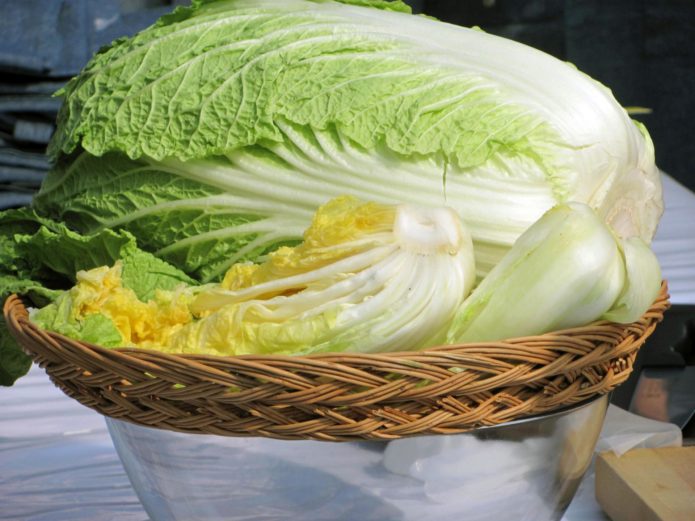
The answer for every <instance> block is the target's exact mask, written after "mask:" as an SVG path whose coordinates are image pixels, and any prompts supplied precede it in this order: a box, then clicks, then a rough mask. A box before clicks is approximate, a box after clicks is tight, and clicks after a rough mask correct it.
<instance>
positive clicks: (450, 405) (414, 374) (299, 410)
mask: <svg viewBox="0 0 695 521" xmlns="http://www.w3.org/2000/svg"><path fill="white" fill-rule="evenodd" d="M668 306H669V303H668V294H667V287H666V284H665V283H664V285H663V286H662V289H661V293H660V294H659V297H658V298H657V300H656V301H655V302H654V304H653V305H652V307H651V308H650V309H649V311H648V312H647V313H645V315H644V316H643V317H642V318H641V319H640V320H639V321H637V322H635V323H633V324H629V325H620V324H614V323H610V322H597V323H594V324H591V325H589V326H585V327H578V328H573V329H567V330H564V331H558V332H554V333H549V334H545V335H540V336H534V337H526V338H517V339H512V340H507V341H504V342H486V343H476V344H462V345H451V346H444V347H437V348H432V349H428V350H426V351H417V352H401V353H385V354H349V353H340V354H323V355H312V356H304V357H291V356H250V355H246V356H238V357H214V356H196V355H169V354H164V353H160V352H153V351H146V350H139V349H126V348H123V349H105V348H102V347H99V346H95V345H90V344H86V343H84V342H78V341H75V340H72V339H69V338H67V337H65V336H62V335H59V334H55V333H49V332H46V331H43V330H41V329H40V328H38V327H36V326H35V325H34V324H32V323H31V322H30V321H29V320H28V315H27V310H26V309H25V307H24V305H23V303H22V301H21V300H20V299H19V298H18V297H16V296H12V297H10V298H9V299H7V301H6V302H5V306H4V314H5V320H6V322H7V324H8V327H9V329H10V331H11V333H12V334H13V335H14V337H15V338H16V339H17V341H18V342H19V343H20V344H21V345H22V346H23V348H24V349H25V351H26V352H27V353H28V354H29V355H30V356H31V357H32V358H33V359H34V361H35V362H36V363H38V364H39V365H40V366H41V367H44V368H45V369H46V372H47V373H48V374H49V375H50V377H51V380H52V381H53V383H55V384H56V385H57V386H58V387H60V388H61V389H62V390H63V391H64V392H65V394H67V395H68V396H70V397H72V398H74V399H76V400H78V401H79V402H81V403H82V404H84V405H86V406H87V407H91V408H92V409H94V410H96V411H98V412H100V413H102V414H105V415H106V416H110V417H112V418H116V419H119V420H124V421H128V422H132V423H136V424H139V425H144V426H148V427H157V428H160V429H169V430H173V431H180V432H187V433H197V434H217V435H224V436H266V437H272V438H280V439H313V440H326V441H347V440H356V439H381V440H384V439H394V438H400V437H404V436H412V435H424V434H452V433H459V432H465V431H468V430H471V429H475V428H477V427H481V426H488V425H496V424H499V423H503V422H507V421H510V420H514V419H517V418H520V417H523V416H528V415H534V414H539V413H543V412H547V411H549V410H552V409H557V408H561V407H563V406H567V405H569V404H572V403H577V402H580V401H582V400H586V399H588V398H590V397H592V396H595V395H597V394H604V393H607V392H609V391H610V390H611V389H613V388H614V387H616V386H617V385H619V384H621V383H622V382H624V381H625V380H626V379H627V377H628V376H629V374H630V371H631V370H632V365H633V362H634V360H635V356H636V354H637V351H638V349H639V348H640V346H641V345H642V344H643V343H644V341H645V340H646V338H647V337H648V336H649V335H650V334H651V333H652V331H653V330H654V328H655V327H656V325H657V323H658V322H659V321H661V319H662V318H663V313H664V311H665V310H666V309H667V308H668Z"/></svg>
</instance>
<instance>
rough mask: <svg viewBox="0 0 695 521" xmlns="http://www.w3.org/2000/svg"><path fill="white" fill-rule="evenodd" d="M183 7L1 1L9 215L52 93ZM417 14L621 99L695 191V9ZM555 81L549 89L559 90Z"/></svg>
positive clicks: (460, 2) (483, 4) (552, 7)
mask: <svg viewBox="0 0 695 521" xmlns="http://www.w3.org/2000/svg"><path fill="white" fill-rule="evenodd" d="M185 3H187V1H186V0H21V1H20V0H0V13H2V16H1V17H0V36H1V37H0V208H4V207H11V206H19V205H22V204H27V203H28V202H29V201H30V200H31V195H32V193H33V191H34V190H36V188H37V187H38V185H39V184H40V182H41V180H42V179H43V176H44V175H45V173H46V171H47V169H48V167H49V165H48V162H47V160H46V158H45V156H44V155H43V152H44V149H45V145H46V143H47V142H48V139H49V138H50V135H51V132H52V131H53V122H54V119H55V114H56V111H57V108H58V104H59V102H58V100H56V99H52V98H51V93H52V92H54V91H55V90H56V89H57V88H59V87H60V86H61V85H62V84H63V83H64V82H65V81H66V79H67V78H69V77H71V76H73V75H74V74H77V72H79V70H80V69H81V68H82V67H83V66H84V64H85V63H86V62H87V60H88V59H89V57H90V56H91V55H92V54H93V53H94V52H95V51H96V50H98V49H99V48H100V47H101V46H102V45H105V44H107V43H109V42H111V41H112V40H113V39H115V38H117V37H120V36H123V35H129V34H133V33H135V32H137V31H139V30H141V29H143V28H144V27H146V26H148V25H150V24H151V23H152V22H154V21H155V20H156V19H157V18H158V17H159V16H161V15H162V14H164V13H165V12H168V11H170V10H171V9H172V4H185ZM408 3H410V4H411V5H412V6H413V7H414V9H415V10H416V12H425V13H427V14H429V15H432V16H435V17H437V18H439V19H441V20H444V21H448V22H452V23H456V24H461V25H465V26H471V25H478V26H480V27H481V28H483V29H484V30H485V31H487V32H490V33H493V34H498V35H502V36H505V37H508V38H512V39H515V40H518V41H521V42H524V43H527V44H529V45H532V46H534V47H537V48H539V49H542V50H544V51H546V52H548V53H550V54H552V55H554V56H556V57H558V58H560V59H563V60H567V61H570V62H572V63H574V64H575V65H576V66H577V67H578V68H580V69H581V70H583V71H585V72H587V73H588V74H590V75H591V76H593V77H595V78H596V79H598V80H599V81H601V82H602V83H604V84H605V85H607V86H608V87H610V88H611V89H612V90H613V93H614V94H615V97H616V98H617V99H618V101H619V102H620V103H621V104H622V105H623V106H625V107H642V108H643V109H645V110H644V111H643V112H645V113H643V114H640V115H635V116H633V117H635V119H638V120H640V121H642V122H643V123H645V125H646V126H647V128H648V129H649V131H650V133H651V135H652V138H653V140H654V143H655V148H656V157H657V164H658V165H659V166H660V167H661V169H662V170H664V171H665V172H668V173H669V174H671V175H672V176H674V177H676V178H677V179H678V180H679V181H680V182H681V183H683V184H685V185H686V186H688V187H689V188H690V189H692V190H695V159H694V158H695V95H693V92H695V0H410V1H408ZM550 81H552V79H550Z"/></svg>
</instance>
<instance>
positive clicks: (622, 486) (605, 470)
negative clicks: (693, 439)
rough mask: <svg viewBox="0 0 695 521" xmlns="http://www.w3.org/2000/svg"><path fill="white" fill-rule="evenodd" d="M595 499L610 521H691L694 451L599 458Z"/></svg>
mask: <svg viewBox="0 0 695 521" xmlns="http://www.w3.org/2000/svg"><path fill="white" fill-rule="evenodd" d="M596 499H597V500H598V502H599V504H600V505H601V508H603V510H604V512H606V514H608V516H609V517H610V518H611V519H612V520H613V521H695V447H668V448H661V449H635V450H631V451H629V452H627V453H625V454H624V455H623V456H620V457H619V456H616V455H615V454H614V453H612V452H603V453H601V454H599V455H598V457H597V458H596Z"/></svg>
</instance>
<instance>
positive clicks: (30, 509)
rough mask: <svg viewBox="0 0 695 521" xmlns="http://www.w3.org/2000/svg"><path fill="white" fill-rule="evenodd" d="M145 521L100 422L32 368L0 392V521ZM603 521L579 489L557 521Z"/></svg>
mask: <svg viewBox="0 0 695 521" xmlns="http://www.w3.org/2000/svg"><path fill="white" fill-rule="evenodd" d="M664 189H665V201H666V212H665V214H664V218H663V219H662V223H661V226H660V228H659V231H658V233H657V237H656V239H655V241H654V250H655V251H656V253H657V255H658V257H659V260H660V262H661V266H662V269H663V274H664V277H665V278H666V279H668V281H669V288H670V291H671V300H672V302H673V303H695V261H693V259H695V194H693V193H692V192H689V191H688V190H686V189H685V188H684V187H682V186H681V185H679V184H678V183H676V182H675V181H674V180H673V179H671V178H669V177H665V178H664ZM609 418H610V417H609ZM615 418H616V419H614V421H620V420H619V419H617V418H618V416H616V417H615ZM147 519H148V517H147V514H146V513H145V512H144V510H143V509H142V506H141V505H140V503H139V502H138V499H137V497H136V496H135V493H134V492H133V490H132V488H131V486H130V483H129V481H128V478H127V477H126V475H125V472H124V471H123V468H122V467H121V464H120V461H119V460H118V457H117V455H116V453H115V451H114V448H113V445H112V443H111V439H110V438H109V436H108V433H107V431H106V426H105V424H104V421H103V419H102V417H101V416H99V415H98V414H96V413H94V412H93V411H91V410H89V409H87V408H85V407H82V406H81V405H79V404H78V403H77V402H74V401H72V400H70V399H69V398H67V397H65V396H64V395H63V394H62V393H61V392H60V391H58V390H57V389H56V388H55V387H53V385H52V384H51V383H50V382H49V381H48V378H47V377H46V375H45V374H44V373H43V371H41V370H40V369H37V368H34V369H32V371H31V372H30V374H29V375H28V376H27V377H25V378H23V379H22V380H20V381H19V382H18V383H17V384H16V385H15V387H12V388H0V520H1V521H111V520H115V521H146V520H147ZM607 519H608V518H606V517H605V516H603V514H601V512H600V509H599V508H598V505H597V504H596V503H595V501H594V499H593V490H592V486H591V483H590V482H587V483H584V484H583V485H582V488H581V489H580V491H579V493H578V495H577V497H576V498H575V500H574V502H573V503H572V505H571V506H570V509H569V510H568V512H567V514H566V515H565V518H564V521H604V520H607Z"/></svg>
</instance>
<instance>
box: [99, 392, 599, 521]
mask: <svg viewBox="0 0 695 521" xmlns="http://www.w3.org/2000/svg"><path fill="white" fill-rule="evenodd" d="M607 406H608V399H607V397H605V396H604V397H600V398H597V399H595V400H593V401H591V402H588V403H584V404H581V405H578V406H575V407H572V408H570V409H566V410H563V411H559V412H554V413H552V414H547V415H543V416H539V417H535V418H530V419H524V420H519V421H515V422H510V423H506V424H504V425H499V426H496V427H489V428H484V429H479V430H477V431H475V432H471V433H466V434H457V435H450V436H422V437H415V438H407V439H402V440H395V441H389V442H387V441H384V442H381V441H364V442H348V443H329V442H320V441H279V440H272V439H266V438H226V437H218V436H200V435H187V434H179V433H174V432H169V431H163V430H157V429H149V428H145V427H139V426H136V425H132V424H129V423H124V422H121V421H118V420H113V419H107V424H108V427H109V432H110V433H111V438H112V439H113V442H114V445H115V446H116V450H117V451H118V455H119V456H120V458H121V461H122V462H123V466H124V467H125V469H126V472H127V473H128V476H129V477H130V481H131V483H132V484H133V487H134V489H135V491H136V492H137V494H138V497H139V498H140V501H141V502H142V504H143V505H144V507H145V510H146V511H147V513H148V514H149V516H150V518H151V519H152V521H170V520H181V521H193V520H196V521H198V520H211V521H212V520H214V521H222V520H225V521H242V520H243V521H260V520H263V521H270V520H273V521H275V520H277V521H279V520H302V521H319V520H320V521H331V520H348V521H392V520H393V521H395V520H399V521H400V520H403V521H406V520H408V521H409V520H417V521H428V520H437V519H445V520H454V519H456V520H463V519H465V520H467V521H473V520H494V521H504V520H507V519H508V520H514V521H523V520H526V521H555V520H559V519H560V518H561V517H562V514H563V512H564V511H565V509H566V508H567V506H568V505H569V502H570V501H571V499H572V497H573V496H574V493H575V492H576V490H577V487H578V485H579V482H580V480H581V478H582V476H583V475H584V472H586V469H587V467H588V466H589V463H590V461H591V457H592V454H593V450H594V446H595V444H596V441H597V439H598V436H599V433H600V431H601V426H602V424H603V419H604V416H605V413H606V408H607Z"/></svg>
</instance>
